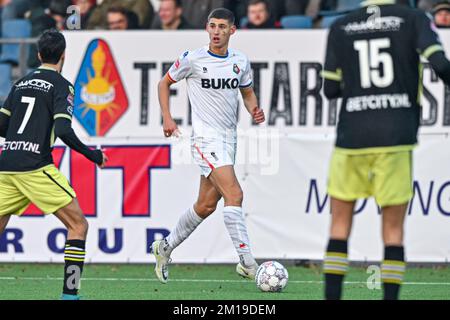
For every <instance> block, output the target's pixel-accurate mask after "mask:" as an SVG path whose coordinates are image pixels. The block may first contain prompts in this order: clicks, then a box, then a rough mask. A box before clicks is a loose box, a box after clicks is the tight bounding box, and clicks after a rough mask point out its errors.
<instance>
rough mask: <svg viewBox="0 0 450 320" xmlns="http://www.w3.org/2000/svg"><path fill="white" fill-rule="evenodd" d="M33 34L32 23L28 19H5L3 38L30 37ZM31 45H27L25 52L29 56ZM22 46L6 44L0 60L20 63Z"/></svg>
mask: <svg viewBox="0 0 450 320" xmlns="http://www.w3.org/2000/svg"><path fill="white" fill-rule="evenodd" d="M30 36H31V23H30V21H28V20H26V19H14V20H6V21H3V25H2V38H7V39H8V38H9V39H12V38H29V37H30ZM28 50H29V45H26V46H25V54H26V57H27V58H28ZM19 56H20V46H19V45H18V44H5V45H3V48H2V54H1V56H0V62H8V63H11V64H14V65H17V64H18V63H19Z"/></svg>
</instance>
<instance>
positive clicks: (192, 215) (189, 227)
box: [164, 207, 203, 255]
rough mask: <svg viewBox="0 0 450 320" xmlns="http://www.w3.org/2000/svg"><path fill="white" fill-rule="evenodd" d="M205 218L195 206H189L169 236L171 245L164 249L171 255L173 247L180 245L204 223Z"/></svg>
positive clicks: (168, 241) (168, 240) (168, 239)
mask: <svg viewBox="0 0 450 320" xmlns="http://www.w3.org/2000/svg"><path fill="white" fill-rule="evenodd" d="M202 221H203V219H202V218H200V217H199V216H198V214H197V213H196V212H195V211H194V208H192V207H191V208H189V209H188V210H187V211H186V212H185V213H184V214H183V215H182V216H181V217H180V219H179V220H178V222H177V225H176V226H175V229H173V230H172V232H171V233H170V234H169V235H168V236H167V238H166V240H167V243H168V245H169V247H168V248H165V249H164V251H166V252H167V254H169V255H170V253H171V252H172V250H173V249H175V248H176V247H178V246H179V245H180V244H181V243H182V242H183V241H184V240H186V239H187V237H189V235H190V234H191V233H192V232H193V231H194V230H195V228H197V227H198V225H199V224H200V223H202Z"/></svg>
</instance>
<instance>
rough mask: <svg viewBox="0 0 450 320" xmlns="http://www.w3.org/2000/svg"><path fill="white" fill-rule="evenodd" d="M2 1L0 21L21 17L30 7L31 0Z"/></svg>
mask: <svg viewBox="0 0 450 320" xmlns="http://www.w3.org/2000/svg"><path fill="white" fill-rule="evenodd" d="M3 2H4V4H2V7H4V8H3V10H2V21H5V20H9V19H23V18H24V17H25V14H26V13H27V12H28V11H29V10H30V8H31V0H7V1H3ZM36 2H39V1H36Z"/></svg>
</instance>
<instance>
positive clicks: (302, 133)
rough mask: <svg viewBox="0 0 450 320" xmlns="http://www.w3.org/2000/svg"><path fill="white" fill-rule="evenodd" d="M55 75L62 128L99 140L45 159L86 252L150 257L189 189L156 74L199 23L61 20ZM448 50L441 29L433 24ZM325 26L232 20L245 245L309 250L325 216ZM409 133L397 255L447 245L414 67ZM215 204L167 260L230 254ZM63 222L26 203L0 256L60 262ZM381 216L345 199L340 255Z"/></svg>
mask: <svg viewBox="0 0 450 320" xmlns="http://www.w3.org/2000/svg"><path fill="white" fill-rule="evenodd" d="M65 35H66V39H67V45H68V47H67V54H66V65H65V67H64V72H63V74H64V76H65V77H66V78H67V79H68V80H69V81H71V82H73V83H74V85H75V90H76V94H75V112H74V114H75V120H74V124H73V126H74V128H75V130H76V132H77V133H78V134H79V135H80V136H81V137H83V140H84V141H85V142H87V143H88V144H89V145H91V146H102V147H103V148H105V149H106V152H107V153H108V155H109V158H110V161H109V162H108V165H107V167H106V168H105V169H103V170H100V169H98V168H96V167H95V165H93V164H91V163H89V161H87V160H85V159H84V158H83V157H82V156H80V155H78V154H77V153H75V152H72V151H70V150H69V149H68V148H66V147H64V146H63V145H61V144H59V145H58V146H57V147H56V148H55V150H54V159H55V163H56V164H57V165H58V166H59V167H60V169H61V171H62V172H63V173H64V174H65V175H66V176H67V177H68V178H69V179H70V181H71V184H72V185H73V187H74V189H75V191H76V192H77V195H78V199H79V202H80V205H81V207H82V209H83V211H84V212H85V214H86V216H87V217H88V221H89V225H90V228H89V234H88V240H87V261H88V262H121V263H122V262H124V263H127V262H130V263H143V262H144V263H145V262H152V261H154V260H153V258H152V256H151V255H150V253H149V245H150V244H151V242H152V241H153V240H154V239H158V238H160V237H162V236H165V235H167V234H168V233H169V232H170V230H172V228H173V227H174V226H175V224H176V222H177V220H178V217H179V216H180V215H181V214H182V213H184V212H185V211H186V209H187V208H189V206H191V205H192V204H193V203H194V201H195V199H196V197H197V194H198V186H199V181H200V170H199V168H198V167H197V166H196V165H195V164H193V162H192V160H191V155H190V143H189V134H190V129H191V127H190V116H189V104H188V100H187V95H186V90H185V84H184V83H183V82H182V83H180V84H176V85H174V86H173V91H172V97H171V104H172V110H173V113H174V115H175V117H176V118H177V121H178V122H179V125H180V128H181V131H182V132H183V134H184V138H182V139H179V140H175V139H165V138H163V137H162V127H161V116H160V111H159V104H158V101H157V84H158V81H159V79H160V78H161V76H162V75H163V73H164V71H165V70H167V68H168V67H169V66H170V65H171V63H173V61H174V60H175V59H176V58H177V57H178V56H179V55H180V54H182V53H183V52H184V51H186V50H188V49H194V48H196V47H199V46H202V45H205V44H207V42H208V36H207V34H206V32H202V31H183V32H181V31H180V32H150V31H139V32H138V31H136V32H126V33H123V32H68V33H66V34H65ZM441 37H442V40H443V41H444V45H445V47H446V49H447V52H450V32H442V34H441ZM325 40H326V31H322V30H314V31H288V30H286V31H261V32H260V31H239V32H238V33H237V34H236V35H235V36H233V38H232V41H231V45H232V46H233V47H235V48H237V49H239V50H241V51H243V52H244V53H246V54H247V55H248V56H249V58H250V60H251V61H252V67H253V73H254V80H255V81H254V82H255V91H256V92H257V93H258V95H259V97H260V105H261V107H262V108H263V109H264V110H265V113H266V118H267V122H266V123H265V124H263V125H262V126H258V127H257V126H253V125H252V124H251V121H250V117H249V116H248V115H247V114H246V111H245V108H241V109H240V121H239V137H240V138H239V142H238V156H237V165H236V172H237V175H238V178H239V180H240V182H241V185H242V188H243V190H244V199H245V200H244V213H245V216H246V221H247V225H248V229H249V234H250V239H251V244H252V249H253V252H254V255H255V256H256V258H261V259H269V258H275V259H322V257H323V253H324V249H325V246H326V242H327V237H328V229H329V223H330V214H329V201H328V198H327V195H326V180H327V174H328V164H329V159H330V154H331V151H332V146H333V141H334V130H335V123H336V114H337V108H336V105H337V104H336V102H332V103H329V102H328V101H327V100H326V99H325V98H324V97H323V95H322V94H321V86H322V82H321V78H320V77H319V73H320V71H321V68H322V63H323V57H324V53H325ZM424 80H425V81H424V84H425V90H424V97H423V99H424V100H423V106H424V109H423V115H422V118H423V119H422V124H423V126H422V128H421V135H420V143H419V146H418V147H417V148H416V150H415V152H414V155H415V157H414V177H415V184H414V190H415V194H414V198H413V200H412V203H411V205H410V207H409V209H408V217H407V220H406V227H405V237H406V238H405V243H406V256H407V260H408V261H416V262H446V261H448V260H449V258H450V200H449V199H450V171H449V170H448V163H450V151H449V150H450V140H449V138H448V134H449V133H450V90H449V89H448V88H447V89H445V88H444V85H443V84H442V82H441V81H440V80H437V78H436V77H435V75H434V74H433V73H432V72H431V70H430V69H425V74H424ZM222 208H223V205H222V202H221V203H220V204H219V206H218V208H217V210H216V212H215V213H214V214H213V215H212V216H211V217H209V218H208V219H207V220H205V221H204V222H203V223H202V224H201V225H200V226H199V227H198V229H197V230H196V231H195V232H194V233H193V234H192V235H191V237H189V238H188V239H187V240H186V241H185V242H184V243H183V244H182V245H181V246H180V247H179V248H177V249H176V250H175V251H174V253H173V261H174V262H180V263H188V262H194V263H202V262H207V263H225V262H235V261H237V256H236V253H235V252H234V248H233V245H232V243H231V240H230V238H229V235H228V234H227V231H226V228H225V226H224V223H223V216H222ZM64 241H65V230H64V227H63V225H62V224H61V223H60V222H59V221H58V220H57V219H56V218H55V217H53V216H47V217H44V216H43V215H42V214H41V213H40V212H39V210H38V209H37V208H35V207H30V208H29V210H28V211H27V213H26V215H24V216H23V217H20V218H18V217H13V218H12V219H11V220H10V223H9V224H8V227H7V229H6V230H5V232H4V233H3V234H2V235H1V236H0V261H3V262H13V261H24V262H25V261H27V262H34V261H36V262H51V261H53V262H55V261H56V262H62V261H63V254H62V251H63V248H64ZM381 257H382V241H381V217H380V215H379V212H378V209H377V207H376V205H375V203H374V201H373V199H369V200H367V201H363V200H362V201H360V202H358V210H357V213H356V214H355V222H354V229H353V232H352V236H351V239H350V259H352V260H359V261H364V260H370V261H373V260H380V259H381Z"/></svg>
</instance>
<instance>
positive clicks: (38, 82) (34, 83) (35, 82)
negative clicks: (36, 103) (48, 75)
mask: <svg viewBox="0 0 450 320" xmlns="http://www.w3.org/2000/svg"><path fill="white" fill-rule="evenodd" d="M16 88H17V89H36V90H40V91H44V92H49V91H50V89H51V88H53V84H51V83H50V82H48V81H45V80H42V79H30V80H23V81H21V82H20V83H19V84H16Z"/></svg>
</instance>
